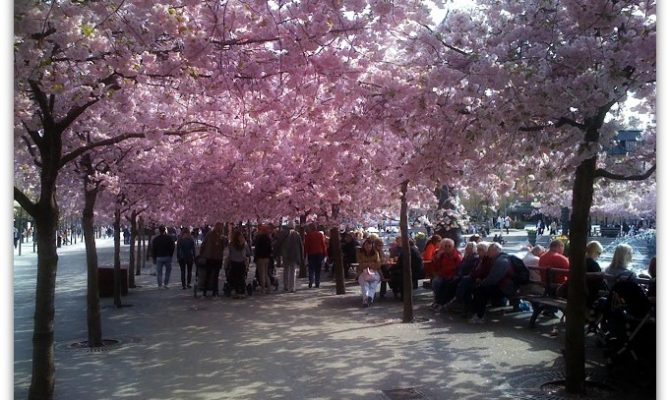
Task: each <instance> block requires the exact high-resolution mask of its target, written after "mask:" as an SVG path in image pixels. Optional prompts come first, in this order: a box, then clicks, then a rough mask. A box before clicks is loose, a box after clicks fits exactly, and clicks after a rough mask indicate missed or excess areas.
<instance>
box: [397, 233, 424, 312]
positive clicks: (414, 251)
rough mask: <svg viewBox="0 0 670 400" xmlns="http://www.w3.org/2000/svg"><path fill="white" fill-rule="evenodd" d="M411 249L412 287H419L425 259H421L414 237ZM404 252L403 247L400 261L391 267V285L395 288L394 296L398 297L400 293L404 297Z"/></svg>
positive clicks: (411, 241)
mask: <svg viewBox="0 0 670 400" xmlns="http://www.w3.org/2000/svg"><path fill="white" fill-rule="evenodd" d="M409 251H410V255H409V256H410V265H411V266H412V288H414V289H417V288H418V287H419V277H420V276H421V275H423V260H421V254H420V252H419V248H418V247H416V244H415V243H414V240H413V239H409ZM403 260H404V258H403V252H402V248H401V249H400V252H399V253H398V261H397V262H396V264H395V265H394V266H392V267H391V268H390V269H389V279H390V282H389V285H390V286H391V289H392V290H393V297H394V298H395V297H397V296H398V294H400V298H401V299H402V294H403V265H404V264H403V262H404V261H403Z"/></svg>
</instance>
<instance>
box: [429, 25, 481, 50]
mask: <svg viewBox="0 0 670 400" xmlns="http://www.w3.org/2000/svg"><path fill="white" fill-rule="evenodd" d="M420 25H421V26H423V27H424V28H426V29H428V31H429V32H430V33H432V34H433V35H435V38H436V39H437V40H439V41H440V43H442V45H443V46H444V47H446V48H448V49H449V50H453V51H455V52H456V53H458V54H462V55H464V56H469V55H470V54H468V53H466V52H465V51H463V50H461V49H459V48H457V47H454V46H452V45H450V44H448V43H447V42H445V41H444V40H442V39H440V37H439V36H437V35H436V34H435V31H433V29H432V28H431V27H430V26H428V25H424V24H420Z"/></svg>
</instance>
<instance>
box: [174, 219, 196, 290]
mask: <svg viewBox="0 0 670 400" xmlns="http://www.w3.org/2000/svg"><path fill="white" fill-rule="evenodd" d="M194 260H195V241H194V240H193V237H192V236H191V232H190V231H189V229H188V228H186V227H184V228H181V236H180V237H179V240H177V262H178V263H179V269H181V288H182V289H186V288H187V287H188V288H190V287H191V273H192V271H193V261H194Z"/></svg>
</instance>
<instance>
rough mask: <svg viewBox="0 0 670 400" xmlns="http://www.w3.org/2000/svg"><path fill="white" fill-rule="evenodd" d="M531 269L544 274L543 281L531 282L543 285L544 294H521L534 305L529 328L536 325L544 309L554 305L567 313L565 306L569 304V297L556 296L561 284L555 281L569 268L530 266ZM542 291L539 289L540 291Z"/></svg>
mask: <svg viewBox="0 0 670 400" xmlns="http://www.w3.org/2000/svg"><path fill="white" fill-rule="evenodd" d="M528 269H529V270H531V272H532V271H536V272H538V273H539V275H540V276H543V275H544V280H543V281H531V284H534V285H536V286H541V287H542V290H541V292H542V294H525V295H524V294H521V295H520V297H521V299H523V300H525V301H527V302H529V303H530V304H531V305H532V306H533V314H532V315H531V317H530V321H529V323H528V327H529V328H531V329H532V328H534V327H535V322H536V321H537V318H538V317H539V316H540V314H541V313H542V311H545V310H546V309H547V308H550V307H554V308H557V309H559V310H561V312H562V313H563V315H565V308H566V307H567V305H568V301H567V299H564V298H560V297H557V296H556V289H557V288H558V286H560V284H558V283H554V281H555V279H554V278H555V277H557V276H567V274H568V272H569V271H568V270H567V269H558V268H539V267H528ZM539 292H540V291H538V293H539Z"/></svg>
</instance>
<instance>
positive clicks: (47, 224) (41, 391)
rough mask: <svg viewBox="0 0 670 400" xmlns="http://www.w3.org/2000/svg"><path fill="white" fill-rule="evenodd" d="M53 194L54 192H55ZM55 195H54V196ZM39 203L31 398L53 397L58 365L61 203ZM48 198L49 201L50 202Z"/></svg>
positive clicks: (41, 399) (52, 200)
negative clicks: (56, 312)
mask: <svg viewBox="0 0 670 400" xmlns="http://www.w3.org/2000/svg"><path fill="white" fill-rule="evenodd" d="M52 193H53V192H52ZM50 197H51V196H50ZM48 200H51V201H50V202H49V203H47V204H45V203H46V202H40V203H38V207H39V214H38V215H35V229H36V231H37V288H36V290H35V319H34V321H35V327H34V330H33V368H32V378H31V381H30V391H29V394H28V399H29V400H43V399H52V398H53V392H54V384H55V375H54V372H55V368H54V346H53V345H54V309H55V306H54V297H55V292H56V271H57V267H58V254H57V253H56V231H57V229H58V205H57V204H56V201H55V199H51V198H48ZM48 200H47V201H48Z"/></svg>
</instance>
